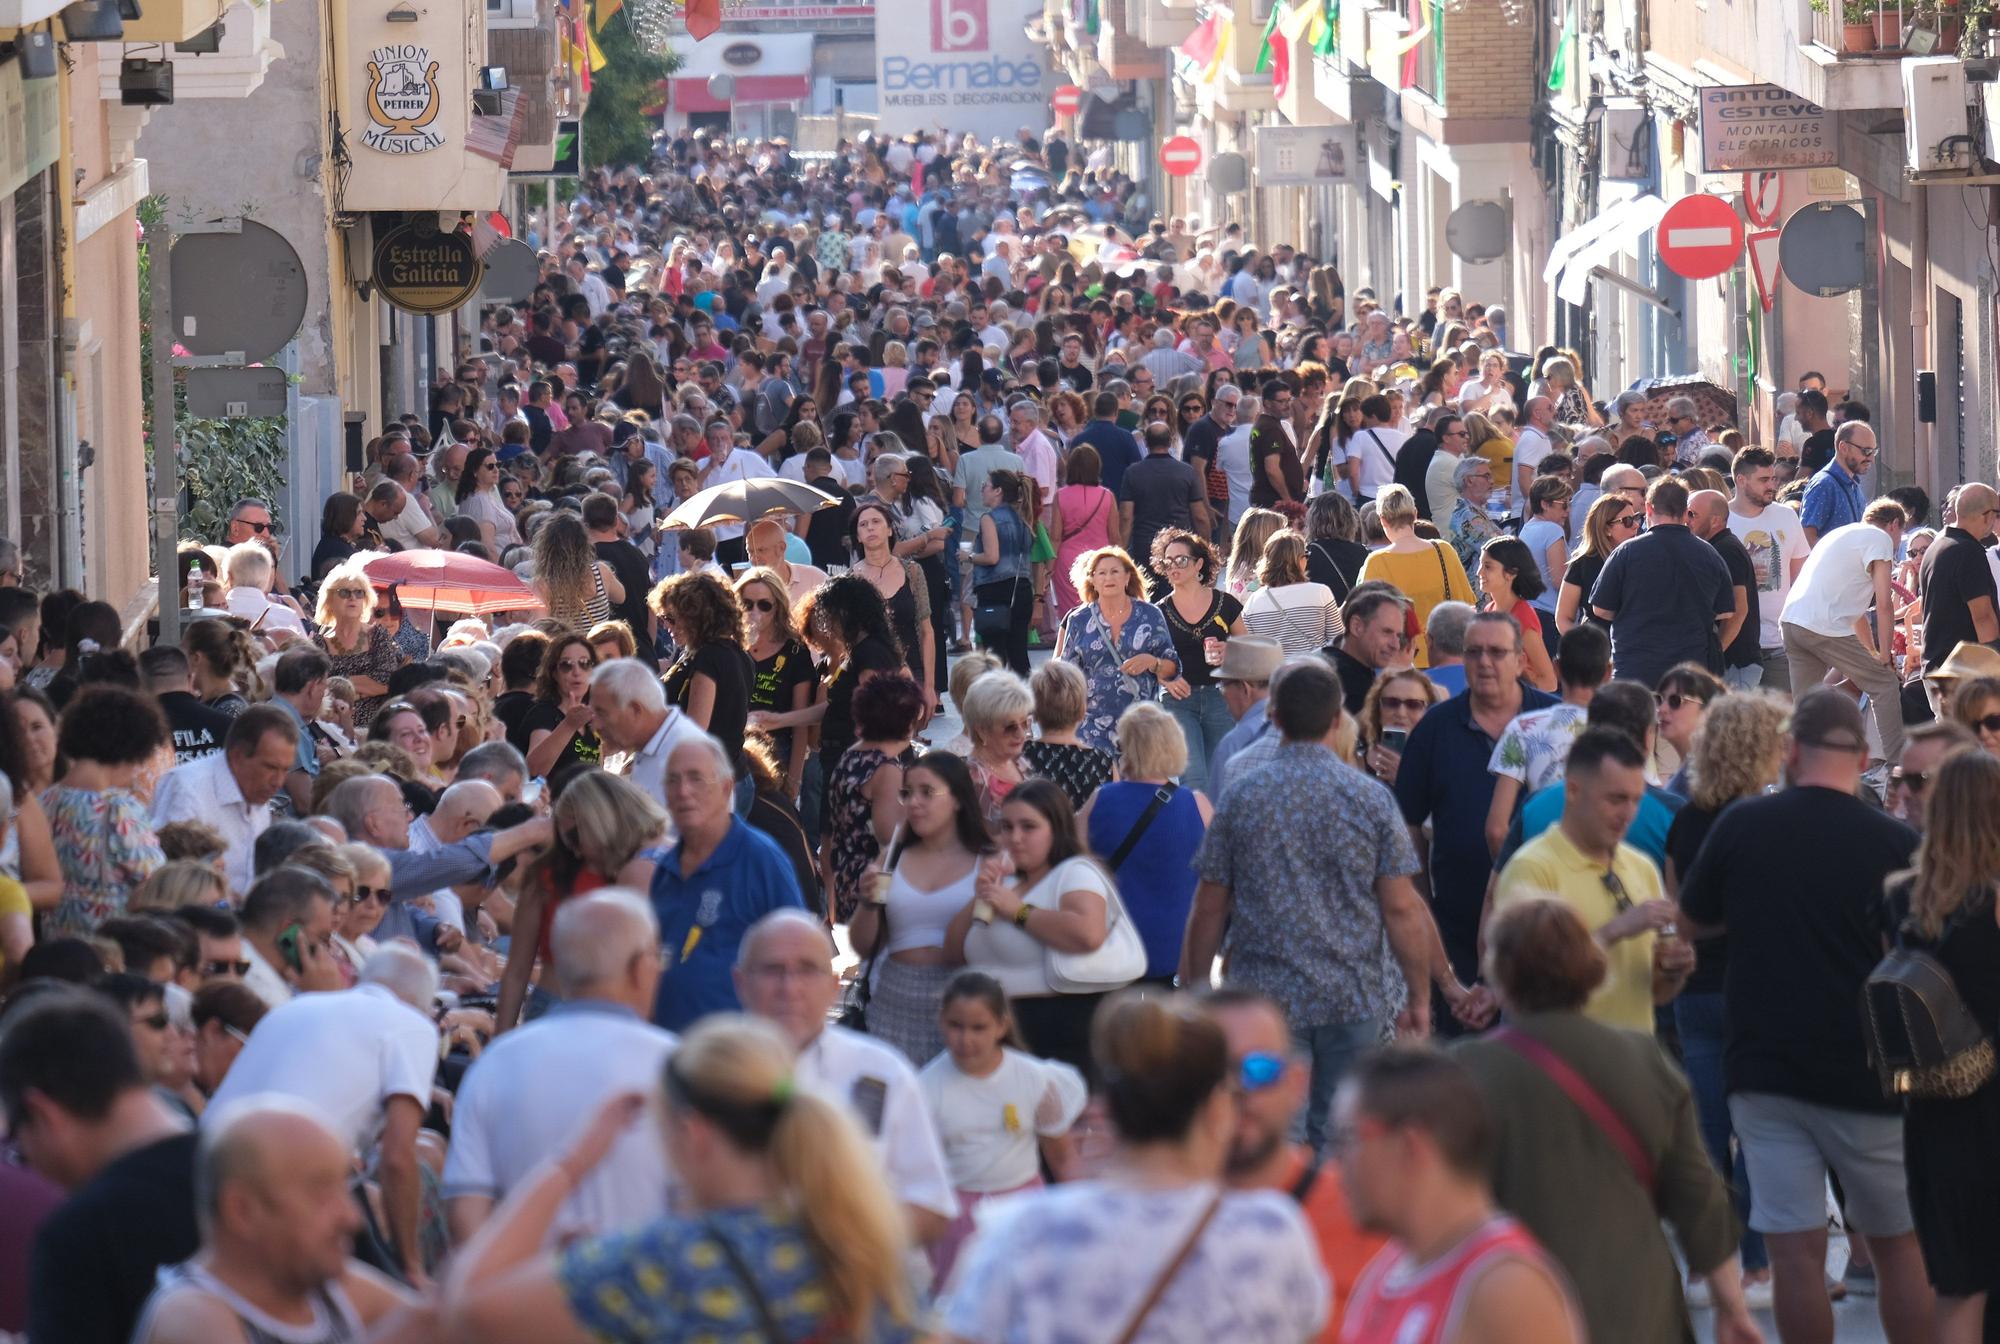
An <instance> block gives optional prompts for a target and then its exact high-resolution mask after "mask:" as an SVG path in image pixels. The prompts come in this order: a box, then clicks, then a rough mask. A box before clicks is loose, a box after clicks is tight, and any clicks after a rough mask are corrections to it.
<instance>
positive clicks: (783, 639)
mask: <svg viewBox="0 0 2000 1344" xmlns="http://www.w3.org/2000/svg"><path fill="white" fill-rule="evenodd" d="M736 598H737V601H739V602H740V603H742V605H743V613H744V618H745V622H746V625H747V627H748V636H749V654H750V662H751V664H752V666H753V668H754V671H755V675H754V677H753V678H752V680H751V683H750V714H751V722H753V723H756V722H760V720H759V718H758V716H759V715H762V714H790V713H794V712H796V711H799V710H804V709H806V708H808V707H810V706H811V705H812V703H813V702H814V701H815V700H816V699H817V698H818V697H819V694H820V684H819V672H818V669H817V668H815V667H814V666H813V659H812V651H811V650H810V649H808V648H807V647H806V644H805V641H804V640H802V639H800V638H799V633H798V630H797V628H796V627H795V626H794V625H793V624H792V602H791V597H790V595H789V592H788V590H787V588H786V585H785V581H784V580H783V579H781V578H779V577H778V574H777V572H776V571H775V570H770V569H763V568H758V569H752V570H750V571H748V572H747V573H745V574H744V575H743V576H742V577H741V578H739V579H737V580H736ZM767 731H768V732H769V733H770V734H771V745H772V749H773V751H774V752H775V754H776V757H777V762H778V768H779V769H780V771H782V773H783V777H784V781H785V794H786V796H787V797H789V798H792V799H794V800H798V799H800V798H802V797H803V796H804V794H803V792H802V791H803V788H804V784H805V773H806V764H807V760H808V758H809V755H810V753H809V752H808V750H807V745H808V744H807V738H808V737H809V736H810V734H808V733H807V732H805V731H804V730H801V729H794V728H771V729H768V730H767ZM816 803H817V799H815V804H816Z"/></svg>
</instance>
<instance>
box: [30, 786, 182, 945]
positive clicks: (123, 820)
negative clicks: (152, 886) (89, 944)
mask: <svg viewBox="0 0 2000 1344" xmlns="http://www.w3.org/2000/svg"><path fill="white" fill-rule="evenodd" d="M42 810H43V811H44V812H46V813H48V817H49V829H50V830H51V831H52V832H54V835H55V844H56V860H57V862H58V863H60V864H61V865H62V875H63V893H62V899H61V900H60V901H58V902H57V903H56V907H55V909H53V910H51V911H49V912H48V914H47V915H46V916H44V917H43V922H42V934H43V936H44V937H46V938H55V937H61V936H63V935H76V936H79V937H81V936H85V935H88V934H89V933H90V932H91V931H92V930H94V929H95V928H96V927H97V926H98V925H99V924H100V923H102V922H103V921H104V920H107V919H110V918H111V917H112V916H114V915H122V914H124V913H125V902H126V899H127V898H128V897H129V896H130V895H131V892H132V888H134V887H136V886H138V885H139V884H140V883H141V882H144V881H145V880H146V879H147V878H149V877H151V876H152V875H153V870H154V869H156V868H158V867H159V866H160V865H161V864H163V863H165V862H166V856H165V855H163V854H161V853H160V841H159V838H158V837H157V836H155V835H154V834H153V823H152V822H151V821H150V820H148V819H147V816H146V809H145V806H144V804H142V803H140V801H139V800H138V799H137V798H135V797H133V796H132V795H131V794H130V793H128V792H126V791H125V790H124V789H105V790H103V791H101V792H100V791H97V790H92V789H66V788H64V787H63V786H62V785H60V784H57V785H55V786H54V787H52V788H49V789H47V790H45V791H44V792H43V793H42Z"/></svg>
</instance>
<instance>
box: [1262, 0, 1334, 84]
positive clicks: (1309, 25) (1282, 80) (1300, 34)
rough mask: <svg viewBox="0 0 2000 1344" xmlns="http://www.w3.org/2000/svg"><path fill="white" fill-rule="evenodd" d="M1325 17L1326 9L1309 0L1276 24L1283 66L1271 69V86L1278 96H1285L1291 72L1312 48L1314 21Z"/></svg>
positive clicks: (1315, 0) (1290, 79)
mask: <svg viewBox="0 0 2000 1344" xmlns="http://www.w3.org/2000/svg"><path fill="white" fill-rule="evenodd" d="M1325 17H1326V11H1325V9H1323V8H1322V7H1321V6H1320V4H1319V0H1311V3H1308V4H1304V5H1301V6H1299V7H1298V8H1297V9H1295V10H1293V11H1292V12H1291V13H1289V14H1287V15H1286V16H1285V20H1284V22H1283V23H1280V24H1279V25H1278V40H1279V41H1280V42H1282V43H1284V46H1285V64H1284V68H1283V69H1282V70H1279V69H1275V68H1274V69H1273V70H1272V71H1271V88H1272V91H1273V92H1274V93H1275V94H1276V95H1277V96H1278V97H1280V98H1282V97H1284V96H1285V90H1286V89H1287V88H1289V87H1290V86H1291V82H1292V74H1293V72H1294V71H1296V70H1297V69H1298V63H1299V62H1300V61H1302V60H1304V59H1305V58H1306V56H1307V55H1308V54H1309V53H1310V52H1311V50H1312V29H1313V23H1314V21H1315V20H1320V19H1324V18H1325Z"/></svg>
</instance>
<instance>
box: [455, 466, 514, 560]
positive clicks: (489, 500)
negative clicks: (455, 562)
mask: <svg viewBox="0 0 2000 1344" xmlns="http://www.w3.org/2000/svg"><path fill="white" fill-rule="evenodd" d="M455 493H456V498H457V500H458V512H459V513H461V514H463V515H465V516H466V517H468V518H471V519H472V520H473V521H474V522H476V523H478V524H479V539H480V540H481V541H482V542H484V543H485V544H486V546H487V547H488V549H490V550H492V551H493V552H494V554H496V555H497V554H499V552H500V550H501V549H502V548H505V547H508V546H518V545H520V544H521V532H520V529H519V528H518V527H516V526H515V523H514V514H513V512H512V511H511V510H509V509H508V507H507V505H506V503H505V502H504V501H503V500H502V499H501V498H500V459H499V458H497V457H495V456H494V455H493V450H492V449H491V448H474V449H473V450H472V451H471V452H469V453H467V454H466V455H465V470H464V472H463V473H461V474H460V476H459V478H458V489H457V491H456V492H455Z"/></svg>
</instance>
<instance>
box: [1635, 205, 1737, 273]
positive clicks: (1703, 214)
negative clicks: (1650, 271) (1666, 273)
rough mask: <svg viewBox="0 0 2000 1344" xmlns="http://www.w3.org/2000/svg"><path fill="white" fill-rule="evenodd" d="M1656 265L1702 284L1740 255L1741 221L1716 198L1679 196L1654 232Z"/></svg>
mask: <svg viewBox="0 0 2000 1344" xmlns="http://www.w3.org/2000/svg"><path fill="white" fill-rule="evenodd" d="M1656 233H1657V236H1658V239H1659V250H1660V261H1661V262H1662V263H1663V264H1664V265H1665V266H1666V268H1667V269H1668V270H1670V271H1672V272H1673V273H1674V274H1675V275H1681V276H1686V277H1687V278H1688V279H1690V280H1706V279H1708V278H1709V277H1710V276H1712V275H1721V274H1722V273H1723V272H1724V271H1726V270H1728V269H1729V268H1730V267H1731V266H1734V265H1735V264H1736V259H1737V257H1739V256H1741V255H1742V254H1743V220H1742V218H1741V217H1739V216H1738V215H1737V213H1736V211H1735V210H1733V209H1731V208H1730V205H1729V202H1727V201H1725V200H1723V199H1722V198H1721V197H1720V196H1705V195H1702V196H1683V197H1681V198H1680V199H1679V200H1678V201H1675V202H1674V203H1673V204H1672V205H1670V206H1668V207H1667V213H1666V214H1664V215H1662V216H1660V223H1659V226H1658V228H1657V230H1656Z"/></svg>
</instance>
